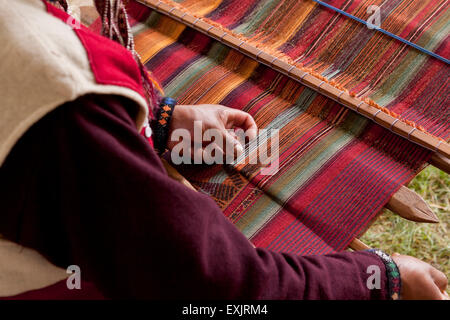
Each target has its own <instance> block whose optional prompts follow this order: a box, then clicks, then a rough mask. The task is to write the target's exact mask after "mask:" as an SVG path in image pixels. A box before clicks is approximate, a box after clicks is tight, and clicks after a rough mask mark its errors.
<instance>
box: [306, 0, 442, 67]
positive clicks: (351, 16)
mask: <svg viewBox="0 0 450 320" xmlns="http://www.w3.org/2000/svg"><path fill="white" fill-rule="evenodd" d="M312 1H314V2H316V3H318V4H320V5H322V6H324V7H327V8H328V9H331V10H333V11H336V12H338V13H340V14H343V15H344V16H346V17H349V18H351V19H353V20H356V21H358V22H360V23H362V24H364V25H366V26H368V23H367V22H366V21H364V20H362V19H360V18H358V17H355V16H353V15H351V14H349V13H347V12H345V11H343V10H340V9H338V8H336V7H333V6H331V5H329V4H328V3H325V2H323V1H319V0H312ZM373 27H374V29H375V30H378V31H380V32H381V33H384V34H385V35H388V36H390V37H392V38H394V39H396V40H398V41H401V42H403V43H405V44H407V45H409V46H411V47H413V48H416V49H417V50H419V51H421V52H423V53H426V54H428V55H430V56H432V57H434V58H437V59H439V60H441V61H443V62H445V63H447V64H449V63H450V60H449V59H445V58H444V57H441V56H440V55H438V54H436V53H434V52H431V51H429V50H427V49H425V48H422V47H421V46H418V45H417V44H415V43H412V42H410V41H408V40H405V39H403V38H400V37H399V36H397V35H395V34H393V33H390V32H389V31H386V30H384V29H381V28H379V27H377V26H373Z"/></svg>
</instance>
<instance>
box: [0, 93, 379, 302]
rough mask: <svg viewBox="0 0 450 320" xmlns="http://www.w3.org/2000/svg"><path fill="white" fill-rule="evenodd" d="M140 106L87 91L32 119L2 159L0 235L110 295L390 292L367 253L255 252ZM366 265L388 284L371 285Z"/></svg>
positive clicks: (348, 295) (354, 295) (351, 295)
mask: <svg viewBox="0 0 450 320" xmlns="http://www.w3.org/2000/svg"><path fill="white" fill-rule="evenodd" d="M137 110H138V108H137V106H136V105H135V104H134V103H133V102H131V101H130V100H127V99H125V98H120V97H115V96H100V95H90V96H85V97H82V98H79V99H77V100H76V101H74V102H70V103H67V104H65V105H63V106H61V107H59V108H57V109H56V110H55V111H53V112H51V113H50V114H48V115H47V116H46V117H45V118H43V119H42V120H40V121H39V122H38V123H37V124H35V125H34V126H33V127H32V128H31V129H30V130H28V132H27V133H26V134H25V135H24V136H23V137H22V138H21V139H20V141H19V142H18V143H17V144H16V146H15V147H14V149H13V150H12V152H11V153H10V154H9V156H8V158H7V159H6V161H5V163H4V165H3V166H2V167H1V168H0V203H1V213H0V233H1V234H3V235H4V236H6V237H7V238H9V239H11V240H13V241H16V242H18V243H20V244H22V245H25V246H28V247H32V248H35V249H37V250H38V251H39V252H41V253H42V254H44V255H45V256H46V257H47V258H48V259H50V261H52V262H53V263H55V264H56V265H58V266H61V267H63V268H67V266H69V265H78V266H80V268H81V271H82V275H83V280H86V281H92V282H93V283H95V285H96V286H97V287H98V288H99V289H100V290H101V292H102V293H103V294H104V295H105V296H106V297H108V298H151V299H175V298H186V299H199V298H203V299H371V298H372V299H380V298H381V299H383V298H387V288H386V285H387V281H386V276H385V267H384V265H383V263H382V261H381V260H380V259H379V258H378V257H377V256H375V255H373V254H371V253H368V252H358V253H350V252H345V253H339V254H332V255H328V256H303V257H302V256H295V255H292V254H282V253H275V252H271V251H268V250H266V249H263V248H257V249H255V248H254V247H253V246H252V245H251V243H250V242H249V241H248V240H247V239H246V238H245V236H244V235H243V234H242V233H241V232H239V231H238V230H237V229H236V227H234V226H233V225H232V224H231V223H230V222H229V221H228V220H227V219H226V218H225V217H224V215H223V214H222V212H221V211H220V209H219V208H218V206H217V205H216V204H215V203H214V201H212V200H211V199H210V198H208V197H207V196H206V195H203V194H201V193H197V192H195V191H192V190H190V189H188V188H186V187H184V186H183V185H181V184H180V183H178V182H176V181H173V180H172V179H171V178H169V177H168V176H167V174H166V172H165V170H164V168H163V166H162V164H161V162H160V160H159V158H158V156H157V155H156V153H155V151H154V150H153V148H151V146H150V145H149V144H148V142H147V141H146V140H145V138H144V137H142V136H141V135H140V134H139V133H138V132H137V130H136V127H135V121H134V116H135V114H136V113H137ZM369 265H377V266H378V267H379V268H380V270H381V276H382V279H381V289H380V290H369V289H368V288H367V286H366V279H367V278H368V276H369V274H368V273H367V272H366V271H367V268H368V266H369Z"/></svg>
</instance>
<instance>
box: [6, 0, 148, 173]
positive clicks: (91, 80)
mask: <svg viewBox="0 0 450 320" xmlns="http://www.w3.org/2000/svg"><path fill="white" fill-rule="evenodd" d="M0 6H1V8H2V9H1V10H0V39H2V46H0V61H1V64H0V96H1V97H2V103H1V104H0V114H2V117H0V164H1V163H2V160H3V159H4V157H5V156H6V155H7V154H8V152H9V150H10V149H11V148H12V146H13V145H14V143H15V142H16V141H17V140H18V138H20V136H21V135H22V134H23V133H24V132H25V131H26V130H27V129H28V128H29V127H30V126H31V125H33V124H34V123H35V122H37V121H39V120H40V119H41V118H42V117H43V116H45V115H46V114H47V113H49V112H51V111H52V110H53V109H55V108H56V107H58V106H60V105H63V104H64V103H66V102H68V101H73V100H75V99H77V98H78V97H80V96H83V95H85V94H90V93H95V94H114V95H119V96H123V97H126V98H129V99H130V100H133V101H134V102H136V103H137V104H138V105H139V106H140V112H139V113H138V115H137V117H136V119H135V120H136V126H137V128H138V129H139V130H140V128H142V126H143V124H144V122H145V119H146V117H147V115H148V107H147V103H146V100H145V98H144V95H143V90H142V84H141V79H140V73H139V68H138V66H137V64H136V62H135V61H134V59H133V58H132V56H131V54H130V53H129V52H128V51H127V50H126V49H124V48H122V47H121V46H119V45H118V44H116V43H114V42H113V41H111V40H109V39H106V38H104V37H101V36H99V35H96V34H94V33H93V32H90V31H89V30H87V29H86V28H82V29H74V28H72V27H71V26H70V25H69V24H68V23H67V22H69V23H70V21H65V20H66V19H69V18H70V16H68V15H66V14H65V13H64V12H62V11H60V10H58V9H56V8H54V7H53V6H52V5H50V4H49V3H48V2H45V1H42V0H14V1H10V0H0ZM102 42H103V43H102Z"/></svg>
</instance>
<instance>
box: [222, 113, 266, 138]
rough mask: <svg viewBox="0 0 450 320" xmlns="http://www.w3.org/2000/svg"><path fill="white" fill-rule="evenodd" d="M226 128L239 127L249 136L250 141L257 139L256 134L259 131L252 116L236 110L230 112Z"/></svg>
mask: <svg viewBox="0 0 450 320" xmlns="http://www.w3.org/2000/svg"><path fill="white" fill-rule="evenodd" d="M227 120H228V121H227V123H226V127H227V128H232V127H238V128H241V129H243V130H244V131H246V133H247V136H248V138H249V139H250V140H253V139H255V138H256V133H257V130H258V126H257V125H256V122H255V120H254V119H253V117H252V116H251V115H249V114H248V113H247V112H244V111H241V110H235V109H229V110H228V119H227Z"/></svg>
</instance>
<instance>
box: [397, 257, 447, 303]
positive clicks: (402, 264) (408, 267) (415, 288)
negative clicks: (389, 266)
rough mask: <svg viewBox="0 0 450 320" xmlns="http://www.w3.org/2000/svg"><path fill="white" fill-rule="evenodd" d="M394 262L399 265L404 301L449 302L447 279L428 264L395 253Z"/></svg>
mask: <svg viewBox="0 0 450 320" xmlns="http://www.w3.org/2000/svg"><path fill="white" fill-rule="evenodd" d="M391 257H392V260H394V262H395V263H396V264H397V266H398V269H399V271H400V277H401V280H402V292H401V296H402V299H405V300H431V299H433V300H448V299H449V297H448V295H447V293H446V292H445V289H446V288H447V277H446V276H445V274H443V273H442V272H441V271H439V270H437V269H436V268H434V267H432V266H431V265H429V264H428V263H425V262H423V261H420V260H419V259H416V258H414V257H410V256H404V255H400V254H398V253H394V254H393V255H392V256H391Z"/></svg>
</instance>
